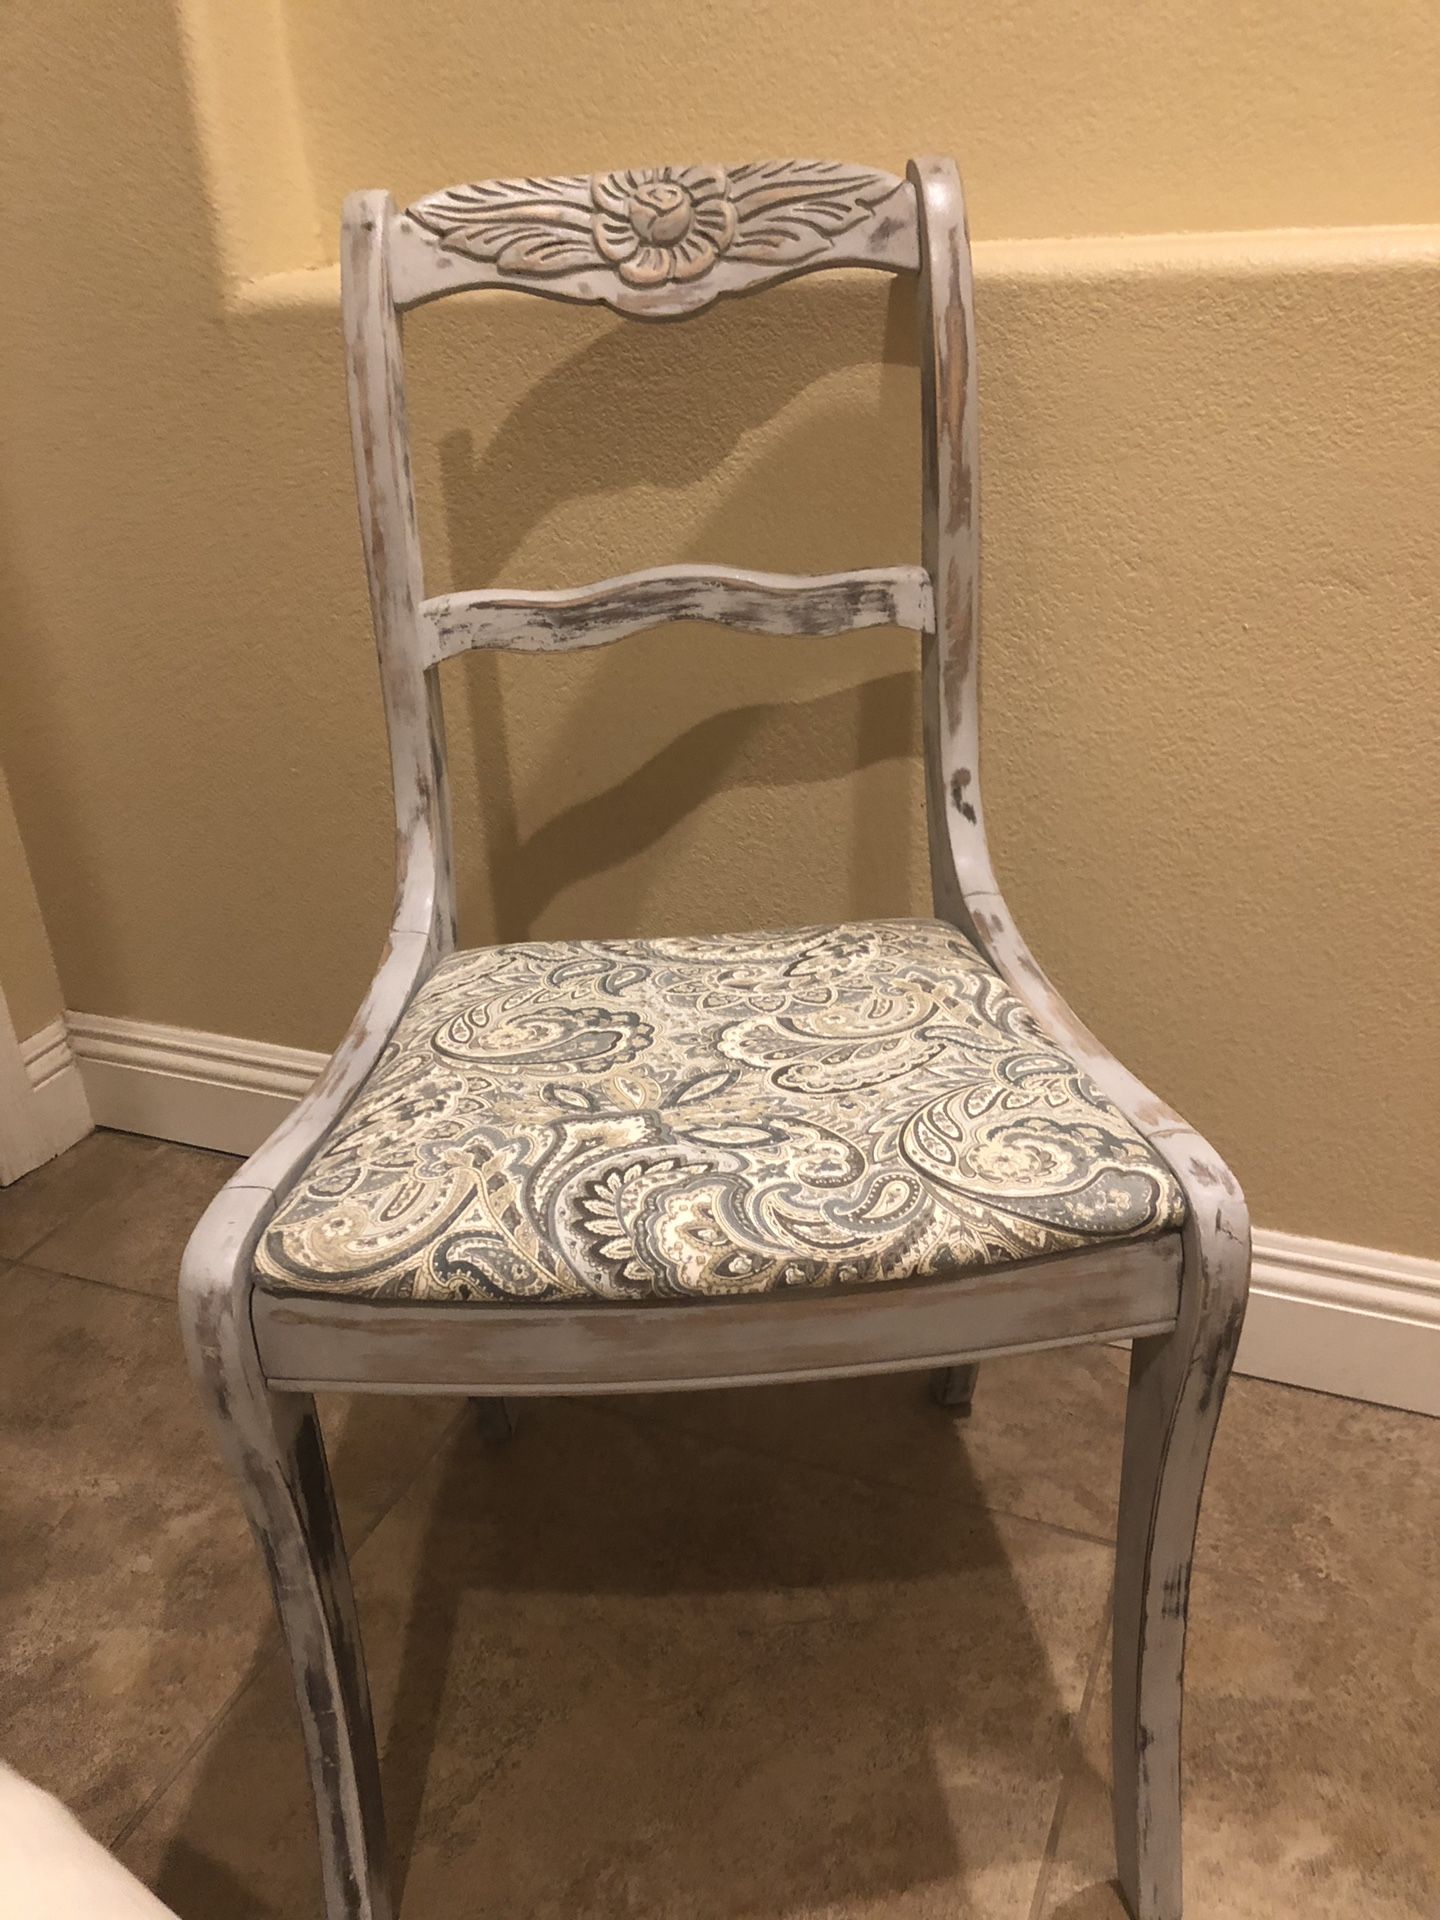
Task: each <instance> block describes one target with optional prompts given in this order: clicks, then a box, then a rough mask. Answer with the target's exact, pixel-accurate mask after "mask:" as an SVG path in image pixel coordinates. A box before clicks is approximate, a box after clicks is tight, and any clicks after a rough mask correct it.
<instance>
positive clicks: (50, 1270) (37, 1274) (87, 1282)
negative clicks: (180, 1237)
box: [14, 1260, 180, 1307]
mask: <svg viewBox="0 0 1440 1920" xmlns="http://www.w3.org/2000/svg"><path fill="white" fill-rule="evenodd" d="M14 1265H15V1266H16V1267H18V1268H21V1269H22V1270H23V1271H24V1272H26V1273H28V1274H29V1275H30V1276H31V1278H32V1279H35V1280H70V1281H73V1282H74V1284H75V1285H76V1286H77V1287H102V1288H103V1289H104V1291H105V1292H106V1293H123V1294H125V1295H126V1297H127V1298H128V1299H131V1300H149V1301H152V1302H153V1303H154V1304H155V1305H156V1306H157V1307H174V1306H175V1304H176V1302H177V1300H178V1298H179V1287H180V1267H179V1263H178V1261H177V1263H176V1267H175V1287H176V1291H175V1292H174V1293H152V1292H151V1291H150V1289H149V1288H148V1287H128V1286H126V1284H125V1282H124V1281H123V1280H101V1279H99V1278H97V1276H96V1275H95V1274H93V1273H71V1272H70V1271H69V1269H68V1268H66V1267H37V1266H34V1265H32V1263H31V1262H30V1261H29V1260H16V1261H15V1262H14Z"/></svg>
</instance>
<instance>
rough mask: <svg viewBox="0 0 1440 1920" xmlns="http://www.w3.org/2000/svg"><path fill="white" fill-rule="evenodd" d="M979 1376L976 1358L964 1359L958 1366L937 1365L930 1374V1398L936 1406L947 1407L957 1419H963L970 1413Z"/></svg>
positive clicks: (978, 1364)
mask: <svg viewBox="0 0 1440 1920" xmlns="http://www.w3.org/2000/svg"><path fill="white" fill-rule="evenodd" d="M979 1376H980V1362H979V1361H978V1360H966V1361H965V1362H964V1363H963V1364H962V1365H960V1366H958V1367H937V1368H936V1370H935V1372H934V1373H932V1374H931V1376H930V1398H931V1399H932V1400H933V1401H934V1402H935V1404H936V1406H937V1407H948V1408H949V1409H950V1411H951V1412H952V1413H953V1414H954V1415H955V1417H956V1419H957V1420H964V1419H966V1418H967V1417H968V1415H969V1413H970V1408H971V1404H972V1402H973V1401H974V1398H975V1382H976V1380H977V1379H978V1378H979Z"/></svg>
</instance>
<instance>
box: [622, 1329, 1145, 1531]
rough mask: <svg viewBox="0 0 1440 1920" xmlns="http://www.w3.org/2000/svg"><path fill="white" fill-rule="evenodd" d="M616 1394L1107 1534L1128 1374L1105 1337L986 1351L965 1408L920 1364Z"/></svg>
mask: <svg viewBox="0 0 1440 1920" xmlns="http://www.w3.org/2000/svg"><path fill="white" fill-rule="evenodd" d="M616 1404H617V1405H619V1406H622V1407H623V1408H624V1409H625V1410H626V1411H627V1412H630V1413H633V1414H635V1415H637V1416H638V1417H641V1418H644V1419H648V1420H656V1421H659V1422H662V1423H663V1424H665V1425H666V1426H668V1427H671V1428H674V1429H677V1430H679V1431H682V1432H686V1433H694V1434H703V1435H707V1436H710V1437H712V1438H715V1439H719V1440H725V1441H729V1442H732V1443H733V1444H735V1445H737V1446H745V1447H758V1448H761V1449H764V1450H767V1451H771V1452H775V1453H779V1454H783V1455H784V1456H785V1457H786V1458H787V1459H793V1460H803V1461H806V1462H808V1463H809V1464H811V1465H814V1466H822V1467H832V1468H837V1469H839V1470H840V1471H842V1472H845V1473H850V1474H855V1475H857V1476H859V1477H861V1478H863V1479H867V1480H870V1481H873V1482H875V1483H876V1484H880V1485H886V1486H896V1487H906V1488H909V1489H911V1490H912V1491H914V1492H917V1493H932V1492H935V1493H939V1494H941V1496H942V1497H949V1496H950V1494H951V1493H952V1492H953V1491H955V1490H956V1489H957V1488H958V1489H959V1490H961V1491H963V1492H964V1493H965V1495H966V1496H967V1497H973V1498H976V1499H979V1500H983V1501H984V1502H986V1503H987V1504H988V1505H990V1506H992V1507H994V1508H996V1509H998V1510H999V1511H1001V1512H1004V1513H1011V1514H1016V1515H1020V1516H1022V1517H1024V1518H1027V1519H1032V1520H1044V1521H1048V1522H1049V1523H1050V1524H1051V1525H1052V1526H1062V1527H1073V1528H1076V1529H1077V1530H1078V1531H1080V1532H1082V1533H1090V1534H1095V1535H1098V1536H1100V1537H1102V1538H1104V1539H1111V1538H1113V1537H1114V1530H1115V1499H1116V1492H1117V1488H1118V1484H1119V1472H1120V1438H1121V1434H1122V1431H1123V1429H1124V1424H1125V1381H1124V1377H1123V1372H1122V1370H1121V1369H1118V1368H1117V1367H1116V1366H1115V1365H1114V1364H1113V1362H1112V1361H1109V1360H1107V1358H1106V1355H1105V1353H1104V1352H1103V1350H1101V1349H1099V1348H1095V1347H1072V1348H1069V1349H1068V1350H1067V1351H1065V1352H1061V1353H1036V1354H1023V1355H1019V1356H1015V1357H1012V1358H1009V1359H1004V1360H987V1361H986V1362H985V1363H984V1365H983V1366H982V1368H981V1370H980V1384H979V1387H978V1389H977V1391H976V1397H975V1410H974V1413H973V1414H972V1415H971V1416H970V1418H969V1419H968V1420H957V1419H956V1418H955V1416H954V1415H953V1414H948V1413H945V1412H943V1411H942V1410H941V1409H940V1408H938V1407H935V1406H933V1405H932V1404H931V1401H930V1398H929V1394H928V1380H927V1376H926V1375H925V1374H923V1373H910V1374H891V1375H888V1376H878V1377H875V1378H869V1379H860V1380H830V1381H818V1382H814V1383H810V1384H805V1385H799V1386H783V1387H760V1388H754V1387H745V1388H736V1389H734V1390H733V1391H726V1392H718V1393H683V1394H681V1393H675V1394H652V1395H647V1396H645V1397H643V1398H637V1399H634V1400H628V1399H627V1400H625V1401H622V1402H617V1403H616Z"/></svg>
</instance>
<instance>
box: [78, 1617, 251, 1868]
mask: <svg viewBox="0 0 1440 1920" xmlns="http://www.w3.org/2000/svg"><path fill="white" fill-rule="evenodd" d="M278 1634H279V1627H278V1626H277V1625H276V1623H275V1622H274V1621H273V1620H272V1621H269V1622H267V1624H266V1626H265V1629H264V1632H263V1633H262V1635H261V1638H260V1644H259V1646H258V1647H257V1648H256V1649H255V1653H254V1656H253V1657H252V1660H251V1664H250V1671H249V1672H248V1673H247V1674H246V1675H245V1677H244V1679H243V1680H240V1681H238V1682H237V1683H236V1685H235V1686H234V1687H233V1688H232V1690H231V1692H230V1693H229V1695H228V1696H227V1697H226V1699H225V1700H224V1701H223V1702H222V1703H221V1705H220V1706H219V1707H218V1708H217V1709H216V1711H215V1712H214V1714H213V1715H212V1716H211V1717H210V1719H208V1720H207V1721H206V1722H205V1724H204V1726H203V1727H202V1728H201V1729H200V1731H199V1732H198V1733H197V1734H196V1736H195V1738H194V1739H193V1740H192V1741H191V1742H190V1744H189V1746H188V1747H186V1749H185V1751H184V1753H183V1754H181V1756H180V1758H179V1759H178V1760H177V1761H176V1762H175V1765H174V1766H173V1767H172V1768H171V1769H170V1771H169V1772H168V1773H167V1774H166V1775H165V1778H164V1779H163V1780H161V1781H160V1782H159V1783H158V1785H156V1786H154V1787H152V1788H151V1790H150V1792H149V1793H148V1794H147V1795H146V1797H145V1799H144V1800H142V1801H141V1803H140V1805H139V1807H138V1808H137V1809H136V1810H135V1812H134V1813H132V1814H130V1815H129V1816H128V1818H127V1819H125V1820H124V1821H123V1822H122V1823H121V1825H120V1828H119V1830H118V1831H117V1832H116V1833H115V1834H114V1835H113V1836H112V1837H111V1838H110V1839H109V1840H106V1841H105V1842H104V1843H103V1844H104V1846H105V1848H106V1850H107V1851H108V1852H110V1853H113V1854H117V1855H118V1853H119V1851H120V1849H121V1847H123V1846H124V1844H125V1842H126V1841H127V1840H128V1839H129V1838H130V1837H131V1835H132V1834H134V1833H135V1832H136V1831H138V1829H139V1828H140V1827H141V1826H143V1825H144V1823H145V1821H146V1820H147V1819H148V1818H149V1816H150V1815H151V1814H152V1813H153V1812H154V1810H155V1808H156V1806H157V1805H158V1804H159V1802H160V1801H161V1800H163V1799H164V1797H165V1795H166V1794H167V1793H168V1792H169V1791H170V1789H171V1787H173V1786H174V1784H175V1782H176V1781H177V1780H178V1779H179V1778H180V1776H181V1774H182V1773H184V1771H185V1769H186V1768H187V1767H188V1766H189V1764H190V1762H191V1761H192V1760H193V1759H194V1758H195V1756H196V1755H197V1754H198V1753H199V1752H200V1750H201V1749H202V1748H203V1747H204V1746H205V1745H206V1744H207V1742H208V1741H209V1740H210V1739H211V1738H212V1737H213V1736H214V1735H215V1734H217V1733H218V1732H219V1731H220V1729H221V1727H222V1726H224V1724H225V1722H226V1721H227V1720H228V1719H229V1718H230V1716H231V1714H232V1713H234V1711H235V1709H236V1707H237V1706H238V1705H239V1704H240V1702H241V1700H242V1699H243V1698H244V1697H245V1695H246V1694H247V1693H249V1691H250V1689H251V1688H252V1687H253V1686H255V1685H256V1684H257V1683H258V1681H259V1679H260V1676H261V1674H262V1673H263V1672H264V1671H265V1669H266V1667H268V1666H269V1664H270V1662H271V1660H273V1658H274V1657H275V1654H276V1652H277V1651H279V1650H280V1649H278V1648H274V1647H272V1648H271V1649H270V1650H269V1651H268V1652H267V1651H266V1650H265V1643H266V1642H267V1641H269V1640H273V1639H275V1638H276V1637H277V1636H278ZM121 1864H122V1865H123V1864H124V1863H123V1862H122V1863H121Z"/></svg>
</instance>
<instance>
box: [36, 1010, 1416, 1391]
mask: <svg viewBox="0 0 1440 1920" xmlns="http://www.w3.org/2000/svg"><path fill="white" fill-rule="evenodd" d="M46 1031H47V1034H50V1033H51V1032H52V1030H51V1029H47V1030H46ZM44 1037H45V1036H42V1035H37V1036H36V1040H35V1041H32V1042H30V1043H29V1045H30V1047H32V1048H33V1047H35V1046H36V1045H37V1043H38V1042H39V1041H40V1040H41V1039H42V1038H44ZM61 1043H62V1044H66V1043H68V1045H67V1046H66V1050H67V1051H68V1050H69V1049H73V1055H74V1060H75V1061H78V1064H79V1076H80V1078H82V1079H83V1081H84V1092H85V1094H87V1095H88V1097H89V1109H90V1113H91V1114H92V1115H93V1117H94V1123H95V1125H96V1126H100V1127H118V1128H121V1129H122V1130H123V1131H126V1132H130V1133H146V1134H153V1135H155V1136H156V1137H157V1138H159V1139H162V1140H179V1141H182V1142H184V1143H185V1144H187V1145H189V1146H196V1147H214V1148H218V1149H219V1150H221V1151H222V1152H225V1153H251V1152H253V1151H254V1149H255V1148H256V1147H258V1146H259V1145H260V1143H261V1141H262V1140H264V1139H265V1137H266V1135H267V1134H268V1133H269V1132H270V1130H271V1129H272V1128H273V1127H274V1126H276V1125H277V1124H278V1123H279V1122H280V1121H281V1120H282V1119H284V1117H285V1115H286V1114H287V1113H288V1112H289V1111H290V1109H291V1107H292V1106H293V1105H294V1103H295V1101H296V1100H297V1099H299V1097H300V1095H301V1094H302V1093H304V1091H305V1089H306V1088H307V1087H308V1086H309V1085H310V1083H311V1081H312V1080H313V1079H314V1078H315V1076H316V1074H317V1073H318V1072H319V1071H320V1069H321V1067H322V1066H323V1065H324V1064H325V1059H326V1056H325V1055H324V1054H323V1053H308V1052H305V1051H303V1050H302V1049H300V1048H298V1047H274V1046H269V1045H267V1044H265V1043H264V1042H263V1041H259V1040H235V1039H231V1038H229V1037H227V1036H226V1035H224V1034H219V1033H195V1032H191V1031H190V1030H188V1029H186V1028H183V1027H164V1026H159V1025H155V1024H153V1023H150V1022H147V1021H140V1020H112V1019H107V1018H104V1017H103V1016H101V1015H98V1014H70V1015H68V1016H67V1021H66V1032H65V1034H63V1035H62V1036H61ZM40 1057H41V1056H40V1055H39V1054H37V1055H36V1058H37V1059H38V1058H40ZM43 1057H44V1058H46V1059H50V1060H53V1059H56V1058H58V1054H57V1052H56V1050H55V1042H54V1041H53V1039H52V1040H51V1041H50V1043H49V1049H48V1051H46V1052H45V1054H44V1056H43ZM82 1131H84V1129H82ZM77 1137H78V1136H77ZM1237 1365H1238V1367H1239V1370H1240V1371H1241V1372H1242V1373H1248V1374H1254V1375H1256V1376H1257V1377H1258V1378H1260V1379H1263V1380H1279V1381H1282V1382H1284V1383H1285V1384H1287V1385H1290V1386H1297V1387H1310V1388H1313V1389H1315V1390H1317V1391H1318V1392H1321V1393H1335V1394H1342V1395H1344V1396H1345V1397H1347V1398H1349V1399H1355V1400H1369V1401H1373V1402H1375V1403H1377V1404H1378V1405H1381V1406H1391V1407H1404V1408H1407V1409H1409V1410H1411V1411H1413V1412H1416V1413H1429V1414H1436V1415H1440V1260H1426V1259H1420V1258H1417V1257H1416V1256H1414V1255H1412V1254H1403V1253H1385V1252H1381V1251H1379V1250H1377V1249H1374V1248H1370V1247H1350V1246H1344V1245H1341V1244H1340V1243H1339V1242H1337V1241H1333V1240H1315V1239H1310V1238H1307V1237H1305V1236H1303V1235H1301V1234H1294V1233H1275V1232H1267V1231H1265V1230H1264V1229H1257V1231H1256V1234H1255V1275H1254V1285H1253V1288H1252V1291H1251V1296H1250V1313H1249V1318H1248V1319H1247V1321H1246V1325H1245V1334H1244V1337H1243V1339H1242V1340H1241V1342H1240V1356H1239V1360H1238V1362H1237Z"/></svg>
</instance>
